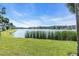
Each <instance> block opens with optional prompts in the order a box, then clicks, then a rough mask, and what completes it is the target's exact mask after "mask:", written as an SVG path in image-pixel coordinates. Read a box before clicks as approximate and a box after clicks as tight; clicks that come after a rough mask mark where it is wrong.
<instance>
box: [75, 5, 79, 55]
mask: <svg viewBox="0 0 79 59" xmlns="http://www.w3.org/2000/svg"><path fill="white" fill-rule="evenodd" d="M75 13H76V25H77V56H79V3H76V4H75Z"/></svg>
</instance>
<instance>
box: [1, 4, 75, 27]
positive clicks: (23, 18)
mask: <svg viewBox="0 0 79 59" xmlns="http://www.w3.org/2000/svg"><path fill="white" fill-rule="evenodd" d="M2 7H5V8H6V14H5V15H4V16H5V17H7V18H9V20H10V22H12V23H13V24H14V25H15V26H16V27H37V26H54V25H75V24H76V21H75V15H74V14H73V13H71V12H70V11H69V10H68V8H67V6H66V4H64V3H5V4H4V3H0V9H1V8H2Z"/></svg>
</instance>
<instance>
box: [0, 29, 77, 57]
mask: <svg viewBox="0 0 79 59" xmlns="http://www.w3.org/2000/svg"><path fill="white" fill-rule="evenodd" d="M13 31H14V30H7V31H4V32H2V33H1V34H2V35H1V37H0V38H1V39H0V55H8V56H10V55H12V56H14V55H18V56H20V55H21V56H25V55H26V56H28V55H29V56H60V55H61V56H65V55H69V54H73V53H76V42H75V41H57V40H45V39H44V40H43V39H42V40H41V39H31V38H13V37H12V36H11V34H10V32H13Z"/></svg>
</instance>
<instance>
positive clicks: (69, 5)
mask: <svg viewBox="0 0 79 59" xmlns="http://www.w3.org/2000/svg"><path fill="white" fill-rule="evenodd" d="M67 7H68V9H69V11H70V12H72V13H75V4H74V3H67Z"/></svg>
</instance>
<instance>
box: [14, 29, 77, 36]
mask: <svg viewBox="0 0 79 59" xmlns="http://www.w3.org/2000/svg"><path fill="white" fill-rule="evenodd" d="M27 31H28V32H30V31H46V32H48V31H53V32H56V31H76V30H52V29H16V31H15V32H14V33H12V35H13V36H14V37H16V38H25V33H26V32H27Z"/></svg>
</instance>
